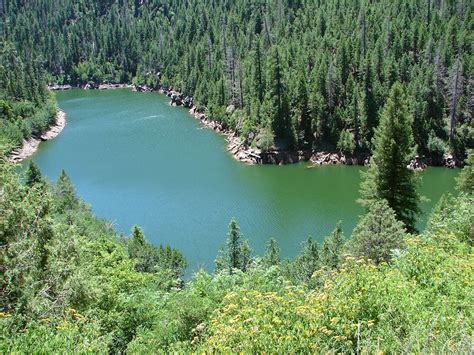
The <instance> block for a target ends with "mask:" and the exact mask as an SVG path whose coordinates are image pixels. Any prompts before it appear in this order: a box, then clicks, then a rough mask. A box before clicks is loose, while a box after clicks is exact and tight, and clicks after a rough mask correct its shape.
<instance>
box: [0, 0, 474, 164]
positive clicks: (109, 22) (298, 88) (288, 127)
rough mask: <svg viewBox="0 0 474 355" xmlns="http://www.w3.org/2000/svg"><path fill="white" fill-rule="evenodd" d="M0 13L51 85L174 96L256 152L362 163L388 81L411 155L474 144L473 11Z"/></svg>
mask: <svg viewBox="0 0 474 355" xmlns="http://www.w3.org/2000/svg"><path fill="white" fill-rule="evenodd" d="M2 12H3V14H4V17H5V20H6V23H5V24H6V26H4V34H5V36H6V38H7V39H8V40H9V41H10V42H12V43H14V45H15V46H16V48H17V50H19V51H20V53H21V54H22V57H24V58H30V59H29V60H33V59H35V60H38V61H41V63H42V64H43V66H44V68H45V69H46V70H47V71H48V73H49V74H50V76H49V81H50V82H56V83H72V84H85V83H87V82H89V81H93V82H135V83H140V84H147V85H150V86H152V87H158V86H161V85H164V86H172V87H173V88H174V89H176V90H179V91H181V92H183V93H184V94H185V95H192V96H193V97H194V99H195V103H197V104H198V105H201V106H203V109H204V107H205V108H206V109H207V113H208V115H209V116H210V117H212V118H213V119H216V120H219V121H221V122H223V123H224V125H225V126H228V127H230V128H232V129H233V130H235V131H237V132H238V133H239V134H240V135H241V136H242V137H243V138H244V139H245V140H246V141H247V143H248V144H249V145H254V146H258V147H259V148H262V149H263V150H268V149H274V148H275V147H276V148H279V149H296V148H298V149H303V150H305V149H312V148H315V149H317V150H331V149H338V150H340V151H341V152H344V153H346V154H352V153H354V152H356V153H357V152H369V151H370V150H371V148H372V146H371V138H372V136H373V129H374V127H376V126H377V124H378V120H379V113H380V110H381V108H382V107H383V105H384V103H385V101H386V99H387V96H388V92H389V90H390V88H391V86H392V85H393V84H394V83H395V82H396V81H400V82H401V83H402V84H403V85H404V86H405V88H406V91H407V93H408V100H409V109H410V113H411V114H412V116H413V123H412V129H413V133H414V139H415V143H416V145H417V150H418V153H419V154H422V155H428V156H429V157H431V158H433V159H434V161H439V160H440V159H441V158H442V156H443V154H444V153H445V152H448V151H450V152H454V153H455V154H456V155H457V156H458V157H459V158H464V156H465V154H466V148H467V147H472V146H473V133H472V132H473V130H472V123H471V122H472V121H471V118H472V107H473V91H472V90H473V89H472V88H473V80H474V79H473V73H474V69H473V65H474V64H473V63H474V59H473V48H472V46H473V43H474V35H473V33H474V31H473V30H474V29H473V26H474V18H473V4H472V2H470V1H469V0H458V1H452V0H446V1H441V0H415V1H408V0H401V1H391V0H383V1H376V2H369V1H361V0H330V1H319V0H318V1H305V0H292V1H283V0H266V1H265V0H241V1H207V0H196V1H161V0H145V1H138V0H134V1H131V0H121V1H110V0H109V1H95V0H80V1H71V0H62V1H60V2H57V1H52V0H42V1H39V2H38V1H21V2H18V1H11V0H7V1H5V2H4V5H3V8H2ZM230 105H232V106H233V108H232V109H228V110H226V108H228V107H229V106H230ZM226 111H227V112H226Z"/></svg>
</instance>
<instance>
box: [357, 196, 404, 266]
mask: <svg viewBox="0 0 474 355" xmlns="http://www.w3.org/2000/svg"><path fill="white" fill-rule="evenodd" d="M404 238H405V228H404V227H403V223H401V222H400V221H397V219H396V215H395V212H394V211H393V210H392V209H391V208H390V207H389V205H388V203H387V202H386V201H385V200H380V201H377V202H374V203H373V204H372V205H371V206H370V207H369V210H368V212H367V213H366V214H365V215H364V216H363V217H362V218H361V219H360V221H359V223H358V224H357V226H356V227H355V229H354V231H353V232H352V237H351V240H350V241H349V249H350V251H351V253H352V254H353V255H354V256H356V257H358V258H367V259H370V260H373V261H374V262H375V263H376V264H379V263H381V262H382V261H389V260H390V259H391V256H392V254H393V252H394V251H395V250H399V249H400V248H402V247H403V243H404Z"/></svg>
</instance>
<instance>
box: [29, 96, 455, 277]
mask: <svg viewBox="0 0 474 355" xmlns="http://www.w3.org/2000/svg"><path fill="white" fill-rule="evenodd" d="M57 98H58V102H59V106H60V108H62V109H63V110H64V111H65V112H66V114H67V126H66V128H65V129H64V131H63V132H62V134H61V135H59V136H58V137H57V138H56V139H54V140H52V141H48V142H44V143H43V144H41V146H40V149H39V150H38V152H37V154H36V155H34V156H33V159H34V160H35V162H36V163H37V164H38V166H39V167H40V169H41V171H42V173H43V174H44V175H46V176H47V177H48V178H49V179H50V180H52V181H56V179H57V178H58V176H59V173H60V171H61V169H65V170H66V172H67V173H68V174H69V176H70V177H71V179H72V181H73V183H74V185H75V187H76V189H77V192H78V195H79V196H80V197H81V198H83V199H84V200H85V201H86V202H87V203H89V204H90V205H91V206H92V209H93V211H94V213H95V214H96V215H97V216H99V217H103V218H106V219H108V220H110V221H111V222H112V223H113V224H114V226H115V228H116V230H117V231H118V232H120V233H123V234H126V235H128V234H129V232H130V229H131V227H132V226H133V225H134V224H138V225H140V226H142V227H143V229H144V231H145V234H146V237H147V239H148V240H149V241H150V242H152V243H154V244H156V245H159V244H170V245H171V246H172V247H174V248H178V249H179V250H181V252H182V253H183V254H184V256H185V257H186V258H187V260H188V263H189V266H188V272H190V271H194V270H196V269H197V268H198V267H200V266H203V267H205V268H206V269H208V270H212V269H213V261H214V259H215V257H216V255H217V253H218V250H219V248H220V247H221V246H222V245H223V244H224V243H225V238H226V233H227V227H228V223H229V221H230V219H231V218H232V217H235V218H236V219H237V221H238V224H239V226H240V227H241V231H242V233H243V235H244V238H247V239H249V241H250V245H251V247H252V249H253V251H254V253H255V254H259V255H261V254H262V253H263V251H264V247H265V244H266V242H267V240H268V239H269V238H270V237H274V238H275V239H276V240H277V241H278V244H279V246H280V248H281V253H282V257H291V256H294V255H296V254H297V253H298V251H299V249H300V244H301V242H302V241H303V240H304V239H305V238H306V237H307V236H308V235H313V236H314V237H315V239H317V240H318V241H321V240H322V239H323V238H324V236H325V235H327V234H328V233H329V232H330V231H331V230H332V229H333V228H334V226H335V225H336V223H337V222H338V221H339V220H342V223H343V228H344V232H345V234H346V236H347V235H350V233H351V231H352V229H353V228H354V226H355V224H356V223H357V219H358V216H359V215H360V214H361V213H362V209H361V207H360V206H359V205H358V204H357V203H356V200H357V198H358V197H359V183H360V170H361V169H363V168H361V167H349V166H323V167H317V168H311V169H308V168H307V165H306V164H304V163H300V164H295V165H285V166H270V165H265V166H246V165H244V164H242V163H240V162H237V161H235V160H234V159H232V157H231V156H230V155H229V154H228V153H227V152H226V150H225V147H226V144H225V140H224V138H223V137H221V136H219V135H217V134H216V133H214V132H213V131H210V130H207V129H202V127H201V126H200V124H199V122H198V121H197V120H196V119H194V118H192V117H191V116H190V115H189V114H188V112H187V110H186V109H184V108H175V107H171V106H169V104H168V101H169V98H167V97H166V96H164V95H160V94H158V93H136V92H132V91H130V90H126V89H119V90H106V91H97V90H69V91H63V92H58V93H57ZM457 173H458V172H457V171H453V170H448V169H445V168H428V169H427V170H426V171H424V172H423V173H421V175H422V181H423V182H422V186H421V187H420V192H421V193H422V195H424V196H426V197H427V198H428V199H430V201H429V202H425V203H423V204H422V206H421V207H422V209H423V212H424V214H423V217H422V218H421V220H420V222H419V228H423V227H424V225H425V224H426V219H427V216H428V214H429V211H430V210H431V208H432V207H433V205H434V204H435V203H436V202H437V201H438V199H439V198H440V196H441V195H442V194H443V193H444V192H448V191H451V192H452V191H454V184H455V181H454V178H455V176H456V175H457Z"/></svg>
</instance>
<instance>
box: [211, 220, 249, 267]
mask: <svg viewBox="0 0 474 355" xmlns="http://www.w3.org/2000/svg"><path fill="white" fill-rule="evenodd" d="M241 238H242V237H241V234H240V228H239V226H238V225H237V221H236V220H235V218H232V220H231V221H230V224H229V233H228V234H227V241H226V248H225V249H221V250H220V252H219V255H218V256H217V258H216V271H217V272H221V271H227V272H229V273H231V274H232V273H233V272H234V270H241V271H245V270H247V268H248V267H249V266H250V262H251V254H252V251H251V249H250V246H249V244H248V242H247V241H246V240H244V241H242V240H241Z"/></svg>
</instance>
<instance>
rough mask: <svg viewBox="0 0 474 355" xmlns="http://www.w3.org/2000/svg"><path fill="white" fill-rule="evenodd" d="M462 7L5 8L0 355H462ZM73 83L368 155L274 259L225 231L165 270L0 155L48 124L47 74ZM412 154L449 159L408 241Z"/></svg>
mask: <svg viewBox="0 0 474 355" xmlns="http://www.w3.org/2000/svg"><path fill="white" fill-rule="evenodd" d="M58 3H59V5H58ZM471 7H472V4H470V3H469V1H463V0H461V1H437V0H427V1H397V2H391V1H388V0H387V1H385V0H383V1H380V2H365V1H355V0H354V1H352V0H339V1H338V0H331V1H325V2H323V1H311V2H310V1H304V0H303V1H298V0H292V1H286V2H284V1H271V0H268V1H244V0H242V1H235V2H226V1H223V2H215V1H205V0H199V1H198V0H197V1H193V2H183V1H167V2H164V1H163V2H162V1H138V0H135V1H133V2H132V1H127V0H120V1H92V0H88V1H86V0H80V1H74V2H73V1H70V0H62V1H60V2H54V1H52V0H42V1H28V0H22V1H11V0H7V1H5V2H3V3H2V5H0V14H1V15H2V18H3V20H4V22H5V24H6V26H3V27H2V28H3V31H4V32H3V38H2V48H1V53H0V107H1V110H0V269H1V278H0V352H1V353H85V352H93V353H124V352H126V353H168V352H177V353H183V352H186V353H187V352H198V353H203V352H206V353H207V352H209V353H210V352H219V353H221V352H227V353H229V352H243V353H253V352H265V353H297V352H302V353H307V352H316V353H320V352H338V353H356V354H360V353H380V352H383V353H402V352H404V353H408V352H410V353H411V352H414V353H452V352H454V353H469V352H471V351H472V348H473V338H472V334H473V320H474V319H473V315H472V309H473V301H472V300H473V299H474V293H473V290H474V258H473V253H472V247H473V243H474V230H473V226H474V223H473V222H474V210H473V203H472V201H473V198H474V197H473V191H474V183H473V177H474V171H473V169H474V168H473V163H474V153H473V151H472V150H469V148H470V147H472V126H471V125H472V123H471V112H472V91H471V90H472V68H473V67H472V65H473V60H472V58H473V56H472V48H471V46H472V43H474V42H473V41H472V40H471V39H472V37H473V31H472V24H473V23H474V22H473V21H474V20H473V19H472V8H471ZM89 81H92V82H106V81H107V82H136V83H146V84H147V85H152V86H159V85H166V86H173V87H175V88H178V89H179V90H181V91H182V92H184V93H186V94H189V95H192V96H193V97H194V98H195V100H197V102H199V103H200V104H202V105H203V106H205V107H206V110H209V111H210V113H211V115H212V116H213V117H216V118H217V119H219V120H222V121H225V122H226V124H228V125H229V126H232V127H234V128H235V129H236V130H237V131H238V132H239V133H240V134H241V135H242V136H244V137H246V138H247V139H249V140H254V141H252V142H249V144H260V143H261V141H262V139H261V138H262V137H266V140H267V141H266V142H265V144H267V148H268V147H270V146H278V147H298V148H302V147H306V146H308V145H309V146H311V147H313V148H315V147H318V146H323V145H329V146H333V147H338V149H342V150H345V149H349V150H352V151H356V150H370V151H371V153H372V159H371V162H370V165H369V167H368V168H367V169H366V170H365V171H364V173H363V179H362V184H361V187H360V201H359V202H360V203H361V204H362V206H363V207H364V214H363V215H361V216H360V219H359V221H358V223H357V226H356V227H355V229H354V230H353V231H352V233H350V235H346V234H345V233H344V231H343V229H342V227H341V225H340V224H337V225H336V226H335V227H334V230H333V231H332V232H331V233H330V234H329V235H327V236H326V237H325V238H324V240H323V242H322V243H318V242H316V241H315V240H314V239H313V238H311V237H308V238H307V239H306V240H305V241H304V242H303V243H302V245H301V250H300V252H299V254H298V255H296V256H295V257H293V258H289V259H284V258H282V257H281V256H280V252H281V251H280V248H279V246H278V244H277V242H276V241H275V240H274V239H269V240H268V243H267V247H266V250H265V252H264V254H263V255H255V254H254V253H253V251H252V246H251V245H250V243H249V242H248V240H245V239H244V238H243V236H242V235H243V233H242V231H241V230H240V228H239V225H238V221H236V220H235V219H232V220H231V221H230V223H229V228H228V234H227V236H225V235H223V236H222V249H221V251H220V252H219V254H218V255H216V259H215V268H214V271H213V272H210V271H205V270H198V271H196V272H195V273H194V274H193V275H192V276H191V277H190V278H189V279H185V278H184V275H185V270H186V265H187V263H186V260H185V258H184V257H183V255H182V254H181V253H180V251H178V250H176V249H173V248H171V247H169V246H166V245H152V244H151V243H149V242H148V241H147V237H146V236H145V235H144V233H143V230H142V229H141V228H140V227H139V226H134V227H133V228H132V230H131V231H130V235H127V236H124V235H122V234H119V233H117V232H116V231H115V230H114V228H113V225H112V224H111V223H110V222H108V221H106V220H102V219H99V218H97V217H95V216H94V215H93V213H92V209H91V207H90V206H88V205H87V203H86V202H84V201H82V200H81V198H80V197H79V196H78V194H77V193H76V191H75V188H74V185H73V182H72V181H71V179H70V178H69V176H68V175H67V173H66V172H65V171H62V172H61V174H60V176H59V178H58V179H57V181H55V182H51V181H48V179H46V178H45V177H44V176H42V174H41V171H40V170H39V168H38V167H37V166H36V164H35V163H34V162H33V161H31V162H29V164H28V166H27V168H26V169H25V171H24V172H19V171H18V169H17V167H16V166H14V165H12V164H10V163H8V162H7V161H6V159H5V157H6V155H7V154H8V153H9V151H11V149H12V148H14V147H17V146H18V145H20V144H21V142H22V140H23V139H24V138H27V137H30V136H31V135H35V134H38V133H39V132H41V131H44V130H45V129H46V128H47V127H48V126H49V125H50V124H51V122H52V121H53V120H54V116H55V112H56V109H57V107H56V106H57V104H56V100H55V97H54V94H52V93H51V92H50V91H48V90H47V84H48V83H52V82H56V83H71V84H84V83H87V82H89ZM229 105H234V107H235V108H236V110H235V111H234V113H233V114H232V115H230V116H229V115H227V114H226V113H225V111H226V108H227V106H229ZM251 137H253V138H251ZM268 138H270V139H268ZM269 140H270V141H269ZM259 142H260V143H259ZM346 144H347V145H348V146H349V148H347V147H346ZM416 150H418V152H419V153H420V154H425V153H426V154H435V153H436V154H444V152H446V151H451V152H455V153H456V154H460V155H463V156H464V155H465V156H466V164H465V167H464V168H463V170H462V171H461V173H460V174H459V177H458V180H457V192H456V194H453V195H451V194H445V195H444V196H443V197H442V198H441V200H440V201H439V202H438V203H437V205H436V207H435V208H434V210H433V211H432V213H431V216H430V218H429V222H428V224H427V227H426V228H425V230H423V231H418V230H417V229H416V221H417V219H418V218H419V215H420V209H419V204H420V200H421V197H420V196H419V194H418V192H417V189H416V187H417V184H418V183H419V182H418V176H417V175H416V174H415V173H414V172H413V171H412V170H410V169H408V168H407V164H408V162H409V161H410V159H411V157H412V156H413V154H415V153H416Z"/></svg>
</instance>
